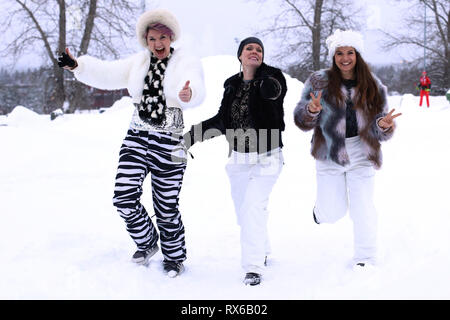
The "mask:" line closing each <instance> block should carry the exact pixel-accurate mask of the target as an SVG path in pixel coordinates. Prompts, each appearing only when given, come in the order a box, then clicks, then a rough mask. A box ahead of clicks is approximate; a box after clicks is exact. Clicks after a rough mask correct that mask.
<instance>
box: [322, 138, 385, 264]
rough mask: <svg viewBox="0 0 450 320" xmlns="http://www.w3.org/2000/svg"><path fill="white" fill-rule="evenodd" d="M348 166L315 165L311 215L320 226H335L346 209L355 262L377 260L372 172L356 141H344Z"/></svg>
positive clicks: (373, 173) (324, 162)
mask: <svg viewBox="0 0 450 320" xmlns="http://www.w3.org/2000/svg"><path fill="white" fill-rule="evenodd" d="M345 148H346V150H347V153H348V155H349V158H350V164H349V165H347V166H345V167H343V166H340V165H338V164H336V163H335V162H333V161H331V160H326V161H321V160H318V161H316V169H317V199H316V204H315V208H314V213H315V215H316V218H317V220H318V222H320V223H334V222H336V221H337V220H339V219H341V218H342V217H344V216H345V214H346V212H347V208H348V209H349V212H350V218H351V219H352V221H353V235H354V260H355V261H356V262H372V263H375V260H376V247H377V246H376V241H377V235H376V233H377V213H376V210H375V206H374V204H373V193H374V176H375V169H374V168H373V165H372V163H371V162H370V161H368V160H367V159H366V156H365V155H364V154H363V152H362V151H363V149H362V146H361V141H360V139H359V137H358V136H357V137H353V138H347V139H345Z"/></svg>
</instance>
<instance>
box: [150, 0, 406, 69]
mask: <svg viewBox="0 0 450 320" xmlns="http://www.w3.org/2000/svg"><path fill="white" fill-rule="evenodd" d="M355 3H357V4H358V5H359V6H361V7H362V12H361V13H362V15H363V16H364V22H363V28H364V30H361V31H362V32H363V34H364V37H365V49H366V50H365V57H366V60H367V61H369V62H371V63H375V64H380V63H386V62H400V61H402V60H408V59H410V55H409V51H407V50H403V51H398V52H389V53H388V52H385V51H383V50H382V49H381V46H380V44H379V41H380V40H382V37H381V35H380V32H379V31H377V29H381V28H383V29H387V30H392V29H395V28H397V27H398V26H399V25H400V24H401V21H402V17H404V16H405V12H404V11H405V3H404V1H398V0H358V1H355ZM278 6H279V1H278V0H270V1H269V0H267V1H266V2H265V3H264V4H263V5H261V4H259V3H257V2H256V1H251V0H227V1H207V0H189V1H183V0H156V1H154V0H149V1H147V7H148V8H152V7H160V8H166V9H169V10H170V11H172V12H173V13H174V14H175V15H176V16H177V18H178V19H179V22H180V25H181V28H182V31H183V41H184V42H185V43H183V44H184V45H185V44H190V45H193V46H194V47H195V48H196V49H197V51H198V54H199V55H200V56H210V55H217V54H232V55H234V54H235V52H236V49H237V46H238V45H237V43H236V41H235V39H236V38H237V39H239V40H241V39H243V38H245V37H247V36H249V35H254V34H255V33H256V32H257V31H259V30H261V29H262V28H263V27H264V25H265V24H266V23H267V21H268V20H269V19H271V17H273V13H274V12H276V10H277V7H278ZM264 45H265V47H266V51H267V52H270V51H271V50H276V48H273V47H271V44H270V43H267V42H266V41H264Z"/></svg>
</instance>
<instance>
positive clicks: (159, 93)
mask: <svg viewBox="0 0 450 320" xmlns="http://www.w3.org/2000/svg"><path fill="white" fill-rule="evenodd" d="M172 53H173V48H170V53H169V55H168V56H167V57H166V58H164V59H162V60H159V59H158V58H156V57H155V56H154V55H153V53H151V58H150V68H149V70H148V73H147V76H146V77H145V80H144V81H145V83H144V90H143V92H142V99H141V103H140V105H139V117H140V118H141V119H142V120H143V121H145V122H147V123H150V124H155V125H160V124H162V123H163V122H164V120H165V117H166V109H167V105H166V96H165V95H164V88H163V85H162V82H163V80H164V74H165V72H166V68H167V63H168V62H169V59H170V57H171V56H172Z"/></svg>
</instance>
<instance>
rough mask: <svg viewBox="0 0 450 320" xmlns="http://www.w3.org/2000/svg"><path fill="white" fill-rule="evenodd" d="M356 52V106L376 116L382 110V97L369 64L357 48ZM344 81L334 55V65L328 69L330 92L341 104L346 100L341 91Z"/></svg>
mask: <svg viewBox="0 0 450 320" xmlns="http://www.w3.org/2000/svg"><path fill="white" fill-rule="evenodd" d="M355 53H356V65H355V77H356V96H355V97H356V101H354V105H355V106H354V108H355V109H361V110H363V111H365V112H368V113H369V115H370V116H371V117H375V116H376V115H377V114H378V113H380V112H381V111H382V104H383V101H382V97H381V95H380V93H379V92H378V86H377V83H376V82H375V79H374V78H373V76H372V73H371V71H370V68H369V66H368V65H367V63H366V62H365V61H364V59H363V58H362V57H361V55H360V54H359V52H358V51H356V50H355ZM342 81H343V79H342V76H341V71H340V70H339V68H338V66H337V65H336V62H335V59H334V57H333V66H332V67H331V68H330V69H329V70H328V92H329V95H330V96H332V97H335V98H336V100H337V101H338V102H339V103H340V104H342V103H344V102H345V97H343V96H342V92H341V85H342Z"/></svg>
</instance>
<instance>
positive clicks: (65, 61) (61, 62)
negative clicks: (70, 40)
mask: <svg viewBox="0 0 450 320" xmlns="http://www.w3.org/2000/svg"><path fill="white" fill-rule="evenodd" d="M58 66H60V67H61V68H63V67H65V66H68V67H69V68H71V69H73V68H75V67H77V66H78V64H77V61H76V60H74V59H72V58H71V57H70V56H69V55H68V54H67V53H65V52H62V53H61V54H60V55H59V57H58Z"/></svg>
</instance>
